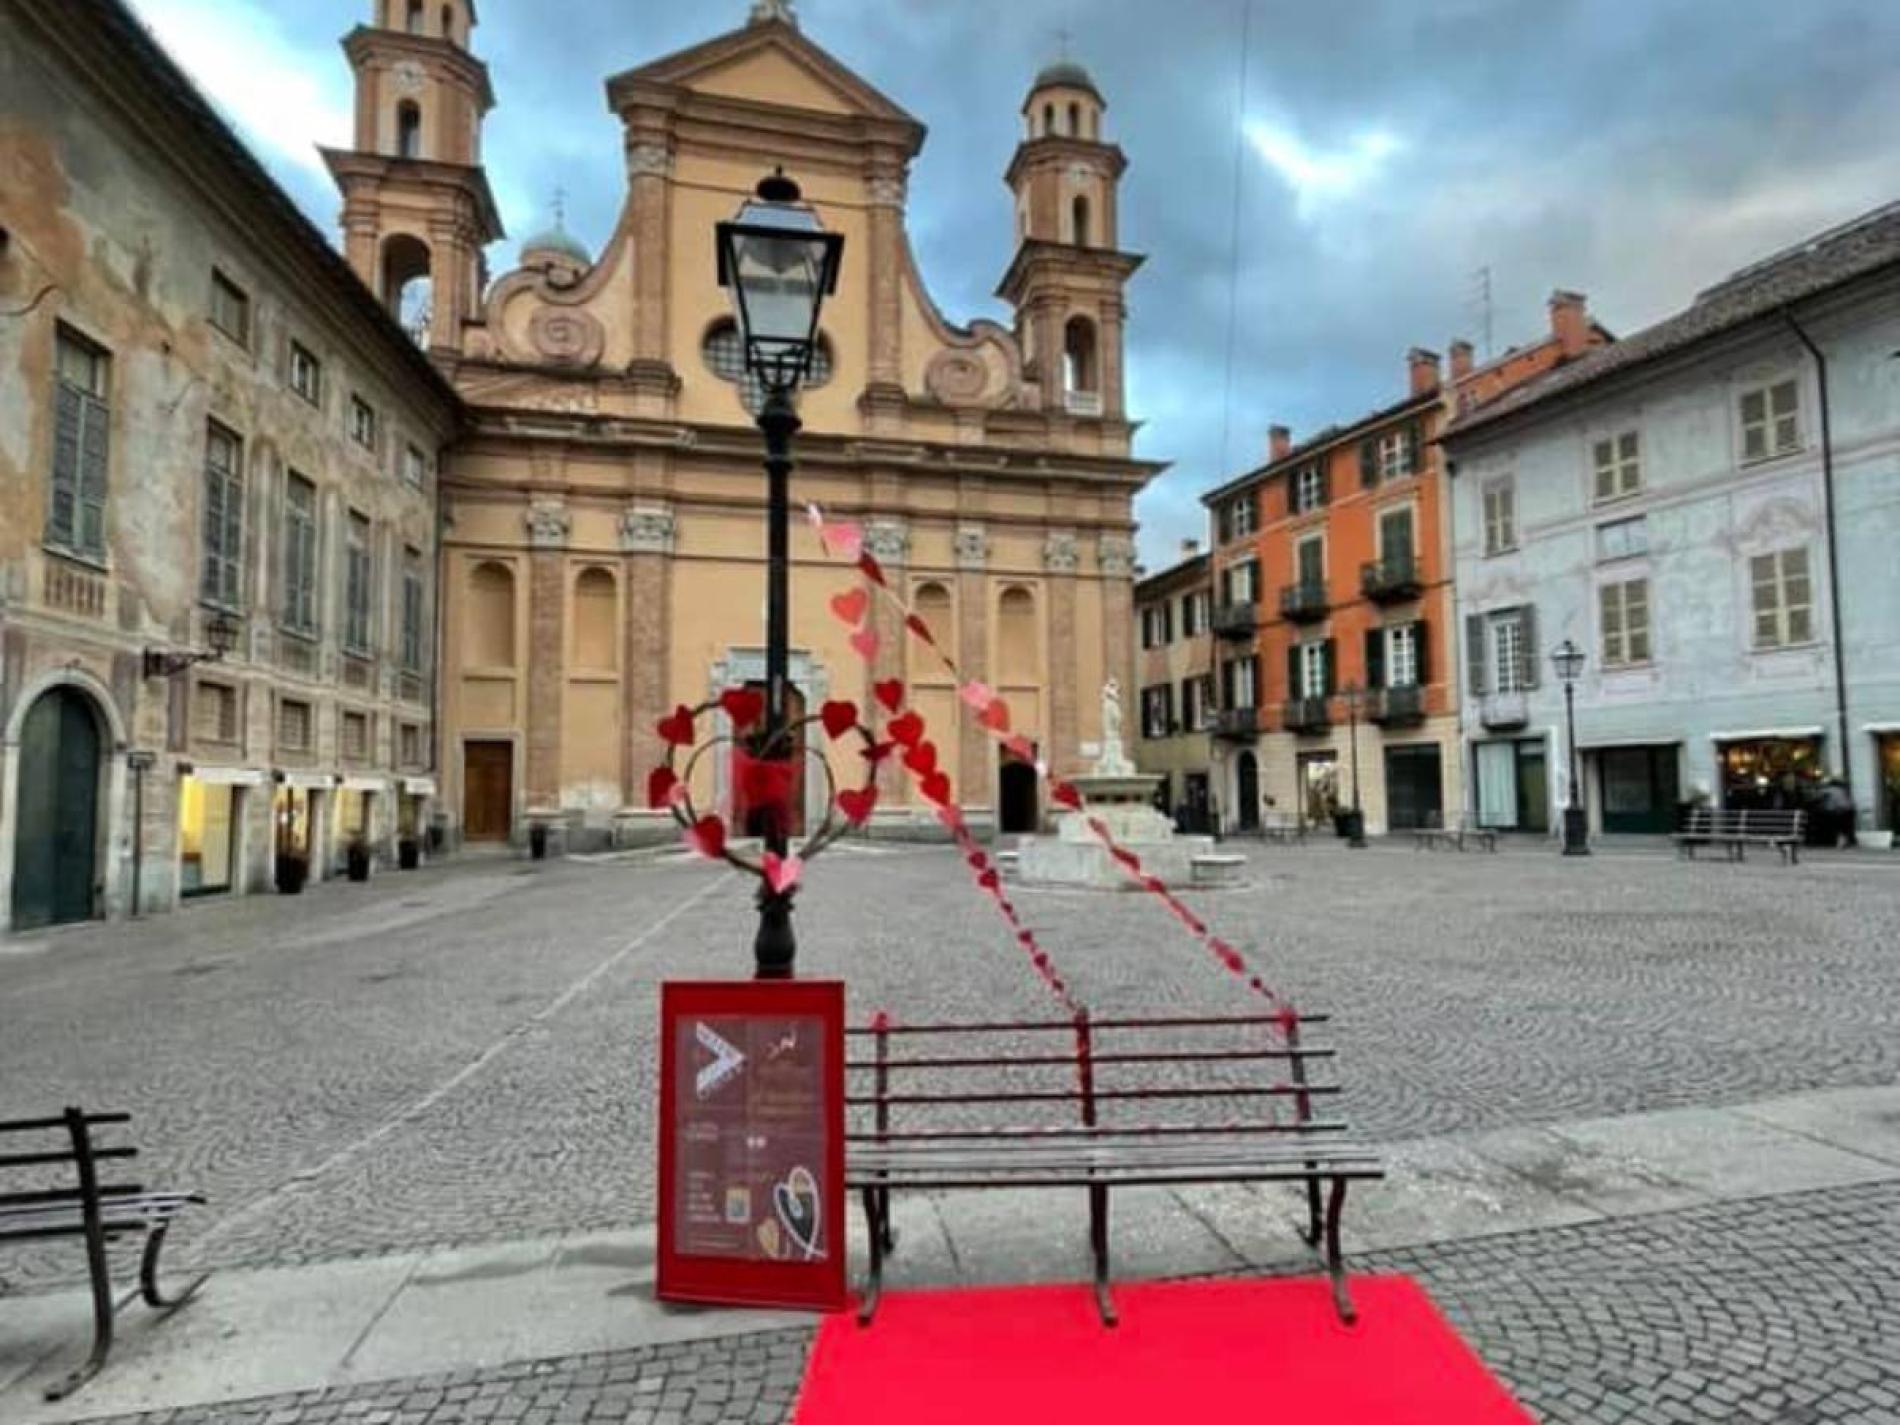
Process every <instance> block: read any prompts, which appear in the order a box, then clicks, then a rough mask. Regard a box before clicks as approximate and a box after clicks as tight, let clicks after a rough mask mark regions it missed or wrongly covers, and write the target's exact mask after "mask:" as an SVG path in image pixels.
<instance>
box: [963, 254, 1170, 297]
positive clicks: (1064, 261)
mask: <svg viewBox="0 0 1900 1425" xmlns="http://www.w3.org/2000/svg"><path fill="white" fill-rule="evenodd" d="M1147 260H1148V259H1147V257H1146V256H1145V255H1143V254H1141V253H1137V252H1116V251H1115V250H1114V249H1112V248H1106V247H1078V246H1076V245H1075V244H1074V243H1066V242H1045V241H1043V240H1042V239H1040V238H1024V239H1023V241H1022V242H1021V243H1020V244H1019V245H1018V246H1017V248H1016V255H1015V257H1013V258H1011V259H1010V264H1009V270H1008V271H1007V272H1005V273H1004V274H1003V280H1002V281H1001V282H999V283H997V284H996V295H997V296H998V297H1000V298H1002V299H1003V300H1004V301H1005V302H1008V303H1010V304H1011V305H1012V306H1016V305H1020V304H1021V302H1022V301H1023V297H1024V293H1025V291H1026V289H1027V288H1028V286H1029V283H1030V281H1031V280H1032V279H1033V278H1035V277H1038V276H1041V275H1043V274H1045V273H1051V274H1052V275H1054V276H1056V277H1058V278H1070V277H1074V276H1077V275H1082V276H1089V277H1101V278H1106V279H1107V280H1109V281H1110V282H1114V283H1123V282H1126V281H1127V280H1128V279H1129V278H1131V277H1133V276H1134V275H1135V273H1136V272H1138V271H1139V270H1140V268H1141V265H1142V263H1144V262H1146V261H1147Z"/></svg>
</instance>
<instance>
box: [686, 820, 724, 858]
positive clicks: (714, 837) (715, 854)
mask: <svg viewBox="0 0 1900 1425" xmlns="http://www.w3.org/2000/svg"><path fill="white" fill-rule="evenodd" d="M686 844H687V845H688V846H690V847H692V848H693V850H695V851H697V852H698V853H699V854H700V855H702V856H704V857H706V858H707V859H708V860H711V861H717V860H718V859H719V858H720V857H721V856H723V855H725V851H726V824H725V822H723V821H721V820H720V819H719V818H718V817H716V816H702V817H701V818H700V819H699V820H698V821H697V822H695V823H694V824H693V825H692V827H691V828H690V829H689V830H688V831H687V833H686Z"/></svg>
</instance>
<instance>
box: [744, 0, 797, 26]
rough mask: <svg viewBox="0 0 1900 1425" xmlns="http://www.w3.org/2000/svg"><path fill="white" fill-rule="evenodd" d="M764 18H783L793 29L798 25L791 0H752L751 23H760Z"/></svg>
mask: <svg viewBox="0 0 1900 1425" xmlns="http://www.w3.org/2000/svg"><path fill="white" fill-rule="evenodd" d="M766 20H783V21H784V22H785V23H786V24H788V25H790V26H792V27H793V28H794V29H796V28H797V27H798V16H797V15H796V14H794V13H793V11H792V0H752V19H751V23H752V24H755V25H757V24H762V23H763V22H765V21H766Z"/></svg>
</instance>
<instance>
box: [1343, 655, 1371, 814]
mask: <svg viewBox="0 0 1900 1425" xmlns="http://www.w3.org/2000/svg"><path fill="white" fill-rule="evenodd" d="M1340 696H1341V697H1343V698H1344V699H1345V700H1346V717H1347V719H1348V726H1349V734H1348V735H1349V737H1350V741H1351V746H1352V822H1351V826H1352V830H1351V831H1350V832H1349V833H1348V834H1347V836H1346V845H1347V846H1348V847H1350V848H1351V849H1352V850H1354V851H1364V850H1365V849H1366V813H1365V810H1364V808H1362V807H1361V806H1360V805H1359V703H1360V701H1361V699H1363V698H1364V697H1365V694H1364V692H1363V691H1362V690H1361V689H1360V687H1359V685H1358V684H1357V683H1348V684H1346V686H1345V687H1344V688H1343V689H1341V691H1340Z"/></svg>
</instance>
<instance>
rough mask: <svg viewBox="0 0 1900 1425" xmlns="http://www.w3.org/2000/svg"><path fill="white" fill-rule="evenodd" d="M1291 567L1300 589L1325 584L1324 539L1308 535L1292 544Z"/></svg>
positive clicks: (1313, 587) (1320, 536) (1319, 536)
mask: <svg viewBox="0 0 1900 1425" xmlns="http://www.w3.org/2000/svg"><path fill="white" fill-rule="evenodd" d="M1293 568H1294V571H1295V572H1296V573H1297V574H1298V575H1299V581H1298V582H1299V585H1300V587H1301V588H1302V589H1319V588H1323V587H1325V584H1326V539H1325V537H1324V536H1323V535H1317V534H1315V535H1309V536H1307V537H1306V538H1305V539H1303V540H1301V541H1300V542H1299V544H1297V545H1296V546H1294V550H1293Z"/></svg>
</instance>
